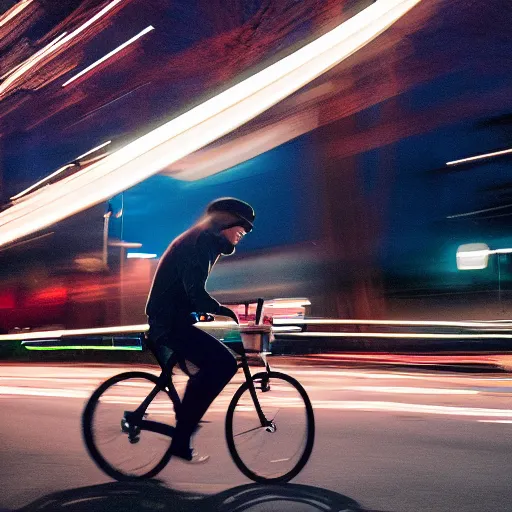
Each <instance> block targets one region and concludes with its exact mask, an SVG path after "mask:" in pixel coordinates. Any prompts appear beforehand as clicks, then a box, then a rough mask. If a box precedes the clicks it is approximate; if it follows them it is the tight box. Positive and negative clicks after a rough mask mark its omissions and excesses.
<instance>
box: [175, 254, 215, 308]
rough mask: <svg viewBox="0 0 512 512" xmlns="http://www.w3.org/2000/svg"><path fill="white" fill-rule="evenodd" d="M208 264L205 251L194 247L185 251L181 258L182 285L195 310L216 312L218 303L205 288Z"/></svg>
mask: <svg viewBox="0 0 512 512" xmlns="http://www.w3.org/2000/svg"><path fill="white" fill-rule="evenodd" d="M209 264H210V262H209V260H208V255H207V254H206V253H205V254H203V253H202V252H201V251H198V250H194V249H190V250H189V251H187V252H186V254H185V255H184V258H183V267H182V268H183V272H182V280H183V286H184V287H185V292H186V294H187V296H188V298H189V300H190V302H191V303H192V305H193V307H194V309H195V311H197V312H201V313H212V314H218V313H219V311H220V309H221V306H220V304H219V303H218V302H217V301H216V300H215V299H214V298H213V297H212V296H211V295H210V294H209V293H208V292H207V291H206V289H205V285H206V280H207V278H208V270H209Z"/></svg>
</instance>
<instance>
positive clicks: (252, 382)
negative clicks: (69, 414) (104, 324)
mask: <svg viewBox="0 0 512 512" xmlns="http://www.w3.org/2000/svg"><path fill="white" fill-rule="evenodd" d="M262 306H263V301H262V300H261V299H260V300H259V301H258V309H257V314H256V317H257V320H256V324H258V323H259V322H258V320H259V317H260V315H261V311H262ZM211 318H213V317H211ZM240 332H241V333H242V340H244V334H246V336H245V341H236V342H230V343H226V346H228V347H229V348H230V349H231V350H232V351H233V352H234V353H235V354H236V356H237V360H238V367H239V368H242V370H243V374H244V377H245V382H243V383H242V384H241V386H240V387H239V388H238V390H237V391H236V392H235V394H234V395H233V397H232V399H231V401H230V403H229V406H228V409H227V414H226V419H225V437H226V442H227V445H228V450H229V453H230V455H231V457H232V459H233V461H234V463H235V465H236V466H237V467H238V469H239V470H240V471H241V472H242V473H243V474H244V475H245V476H247V477H248V478H250V479H251V480H253V481H255V482H260V483H263V482H265V483H279V482H288V481H289V480H291V479H292V478H294V477H295V476H296V475H297V474H298V473H299V472H300V471H301V470H302V469H303V468H304V466H305V465H306V463H307V461H308V459H309V457H310V455H311V452H312V450H313V443H314V438H315V419H314V413H313V407H312V405H311V401H310V399H309V397H308V395H307V393H306V391H305V390H304V388H303V387H302V385H301V384H300V383H299V382H298V381H297V380H296V379H294V378H293V377H291V376H289V375H286V374H284V373H281V372H275V371H273V370H271V368H270V365H269V363H268V361H267V358H266V355H267V353H268V346H269V335H268V334H265V332H268V329H267V330H265V326H258V325H256V327H253V328H252V329H251V328H249V329H247V328H246V329H245V331H244V329H243V328H242V329H241V331H240ZM258 333H259V334H258ZM148 348H149V349H150V350H151V351H152V352H153V354H154V355H155V357H156V358H157V361H158V362H159V364H160V366H161V367H162V373H161V374H160V376H158V377H157V376H156V375H153V374H151V373H146V372H141V371H133V372H125V373H121V374H119V375H115V376H113V377H111V378H110V379H108V380H106V381H105V382H104V383H102V384H101V385H100V386H99V387H98V388H97V389H96V390H95V391H94V392H93V394H92V395H91V397H90V398H89V400H88V402H87V404H86V406H85V409H84V412H83V416H82V433H83V437H84V441H85V445H86V447H87V449H88V451H89V454H90V456H91V457H92V459H93V460H94V461H95V462H96V464H97V465H98V466H99V467H100V468H101V469H102V470H103V471H104V472H105V473H106V474H107V475H109V476H110V477H112V478H114V479H116V480H119V481H123V480H135V479H142V478H152V477H154V476H155V475H157V474H158V473H159V472H160V471H161V470H162V469H163V468H164V467H165V466H166V465H167V463H168V462H169V460H170V459H171V452H170V446H171V440H172V435H173V431H174V424H175V421H176V415H177V414H179V409H180V405H181V401H180V397H179V394H178V392H177V390H176V387H175V385H174V383H173V376H174V375H175V373H174V371H173V370H174V369H175V368H176V367H180V368H181V370H182V371H183V372H184V373H185V374H187V375H188V376H189V377H190V375H191V373H190V371H189V370H188V368H187V367H186V362H185V361H184V360H183V359H181V358H180V356H179V355H178V354H177V353H176V352H174V353H172V355H171V356H170V358H169V359H168V363H167V366H166V365H165V362H164V361H165V360H167V359H164V358H163V357H162V354H161V353H159V352H158V350H157V347H155V346H151V343H150V342H149V340H148ZM250 355H257V356H259V357H260V359H261V360H262V361H263V363H264V366H265V371H261V372H258V373H256V374H254V375H252V374H251V372H250V368H249V362H248V356H250ZM162 363H163V364H162ZM148 389H149V390H150V391H149V393H148ZM112 392H113V393H112ZM111 393H112V394H111ZM134 395H135V396H134ZM128 405H130V406H132V407H128ZM127 409H128V410H127ZM278 415H279V417H278ZM158 416H162V417H164V418H165V420H166V421H167V422H165V421H161V420H160V421H156V417H158ZM104 418H106V421H107V428H106V429H105V430H102V425H101V420H103V419H104ZM104 434H106V435H107V437H106V438H104V437H103V436H104ZM141 441H142V442H141ZM125 466H126V467H125Z"/></svg>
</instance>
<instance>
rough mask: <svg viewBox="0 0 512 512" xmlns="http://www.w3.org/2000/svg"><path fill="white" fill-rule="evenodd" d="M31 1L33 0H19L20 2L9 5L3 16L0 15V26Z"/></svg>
mask: <svg viewBox="0 0 512 512" xmlns="http://www.w3.org/2000/svg"><path fill="white" fill-rule="evenodd" d="M32 1H33V0H21V2H18V3H17V4H15V5H14V6H13V7H11V8H10V9H9V10H8V11H7V12H6V13H5V14H4V15H3V16H1V17H0V28H1V27H3V26H4V25H5V24H6V23H8V22H9V21H10V20H12V19H13V18H14V17H15V16H17V15H18V14H19V13H20V12H21V11H23V10H24V9H26V8H27V7H28V6H29V5H30V4H31V3H32Z"/></svg>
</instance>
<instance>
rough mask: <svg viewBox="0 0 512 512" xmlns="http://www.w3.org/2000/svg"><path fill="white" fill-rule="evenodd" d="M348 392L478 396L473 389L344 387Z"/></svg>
mask: <svg viewBox="0 0 512 512" xmlns="http://www.w3.org/2000/svg"><path fill="white" fill-rule="evenodd" d="M341 389H343V390H346V391H362V392H371V393H399V394H402V393H403V394H413V395H478V394H479V392H478V391H475V390H472V389H444V388H414V387H400V386H344V387H342V388H341Z"/></svg>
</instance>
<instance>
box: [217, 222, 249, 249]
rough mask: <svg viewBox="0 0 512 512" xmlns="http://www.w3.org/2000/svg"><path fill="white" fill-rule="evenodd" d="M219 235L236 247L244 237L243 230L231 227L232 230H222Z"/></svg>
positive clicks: (239, 227)
mask: <svg viewBox="0 0 512 512" xmlns="http://www.w3.org/2000/svg"><path fill="white" fill-rule="evenodd" d="M221 234H222V236H224V238H226V239H227V240H228V241H229V243H231V244H232V245H236V244H237V243H238V242H240V240H242V238H243V237H244V236H245V229H244V228H243V227H242V226H233V227H232V228H228V229H223V230H222V231H221Z"/></svg>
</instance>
